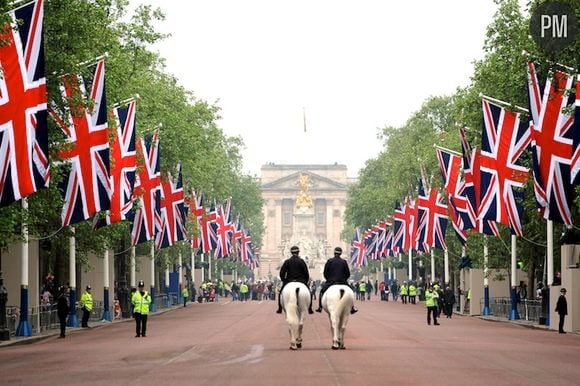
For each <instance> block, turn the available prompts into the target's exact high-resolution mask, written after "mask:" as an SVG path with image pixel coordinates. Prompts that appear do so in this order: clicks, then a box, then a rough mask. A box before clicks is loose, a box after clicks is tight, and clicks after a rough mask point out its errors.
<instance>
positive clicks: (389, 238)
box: [384, 228, 395, 257]
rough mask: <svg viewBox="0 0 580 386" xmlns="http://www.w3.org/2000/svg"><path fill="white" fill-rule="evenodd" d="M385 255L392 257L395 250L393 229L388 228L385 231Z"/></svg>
mask: <svg viewBox="0 0 580 386" xmlns="http://www.w3.org/2000/svg"><path fill="white" fill-rule="evenodd" d="M384 253H385V256H386V257H394V256H395V252H394V251H393V229H392V228H391V229H389V230H388V231H387V235H386V236H385V252H384Z"/></svg>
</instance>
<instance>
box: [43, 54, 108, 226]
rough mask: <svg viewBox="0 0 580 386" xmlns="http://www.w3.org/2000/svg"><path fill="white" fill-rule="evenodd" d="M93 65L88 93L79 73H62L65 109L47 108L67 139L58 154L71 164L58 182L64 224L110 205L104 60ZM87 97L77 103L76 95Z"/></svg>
mask: <svg viewBox="0 0 580 386" xmlns="http://www.w3.org/2000/svg"><path fill="white" fill-rule="evenodd" d="M92 69H93V71H91V74H92V76H90V77H88V78H87V82H86V83H87V86H88V88H89V89H90V93H89V94H88V95H87V92H86V88H85V80H84V79H83V77H82V76H81V75H65V76H63V77H62V79H61V80H62V82H63V84H62V85H61V92H62V95H63V98H64V99H65V100H66V103H67V104H68V106H66V107H65V109H66V111H65V112H64V114H59V113H57V108H56V107H55V106H53V107H51V108H50V109H49V112H50V114H51V116H52V117H53V118H54V120H55V121H56V122H57V124H58V125H59V126H60V128H61V129H62V130H63V132H64V133H65V135H66V139H67V142H68V143H67V145H65V147H64V148H63V149H62V150H61V151H60V157H61V158H62V159H63V160H64V161H66V162H68V163H69V164H70V171H68V172H66V173H65V176H64V181H63V184H61V186H60V189H61V191H62V193H63V199H64V206H63V210H62V214H61V219H62V225H63V226H67V225H72V224H76V223H79V222H81V221H84V220H87V219H89V218H91V217H92V216H94V215H95V214H96V213H98V212H100V211H101V210H108V209H110V206H111V201H110V200H111V186H110V180H109V130H108V125H107V100H106V93H105V60H104V59H100V60H98V61H97V63H96V64H95V65H94V67H93V68H92ZM87 97H88V100H89V101H90V103H87V104H88V106H85V105H84V104H81V103H79V98H83V100H86V99H87Z"/></svg>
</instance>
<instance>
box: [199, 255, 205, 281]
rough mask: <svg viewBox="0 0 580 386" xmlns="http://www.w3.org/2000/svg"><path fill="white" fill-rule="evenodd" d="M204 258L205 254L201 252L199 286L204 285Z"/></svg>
mask: <svg viewBox="0 0 580 386" xmlns="http://www.w3.org/2000/svg"><path fill="white" fill-rule="evenodd" d="M204 256H205V253H203V252H202V253H201V256H200V262H201V283H200V284H203V283H205V265H204Z"/></svg>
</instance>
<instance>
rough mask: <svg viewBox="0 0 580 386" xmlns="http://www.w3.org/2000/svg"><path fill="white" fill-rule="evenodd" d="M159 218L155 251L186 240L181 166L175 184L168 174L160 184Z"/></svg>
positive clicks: (185, 215)
mask: <svg viewBox="0 0 580 386" xmlns="http://www.w3.org/2000/svg"><path fill="white" fill-rule="evenodd" d="M160 209H161V210H160V218H161V222H160V223H159V224H158V225H159V227H158V228H157V231H158V232H157V234H156V235H155V243H156V245H157V249H161V248H166V247H170V246H172V245H174V244H175V243H176V242H177V241H180V240H185V239H186V238H187V230H186V229H185V219H186V218H187V211H186V209H185V202H184V193H183V180H182V177H181V165H178V167H177V178H176V179H175V182H174V181H173V178H172V176H171V174H170V173H167V180H166V181H165V182H163V183H161V202H160Z"/></svg>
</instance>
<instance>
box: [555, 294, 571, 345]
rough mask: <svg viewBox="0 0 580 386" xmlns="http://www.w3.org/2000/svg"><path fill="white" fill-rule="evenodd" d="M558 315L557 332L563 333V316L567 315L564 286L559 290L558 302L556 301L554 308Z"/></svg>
mask: <svg viewBox="0 0 580 386" xmlns="http://www.w3.org/2000/svg"><path fill="white" fill-rule="evenodd" d="M555 311H556V312H557V313H558V315H559V316H560V323H559V324H558V332H559V333H560V334H565V333H566V331H564V318H566V315H568V302H567V301H566V288H562V289H561V290H560V297H558V302H557V303H556V310H555Z"/></svg>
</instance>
